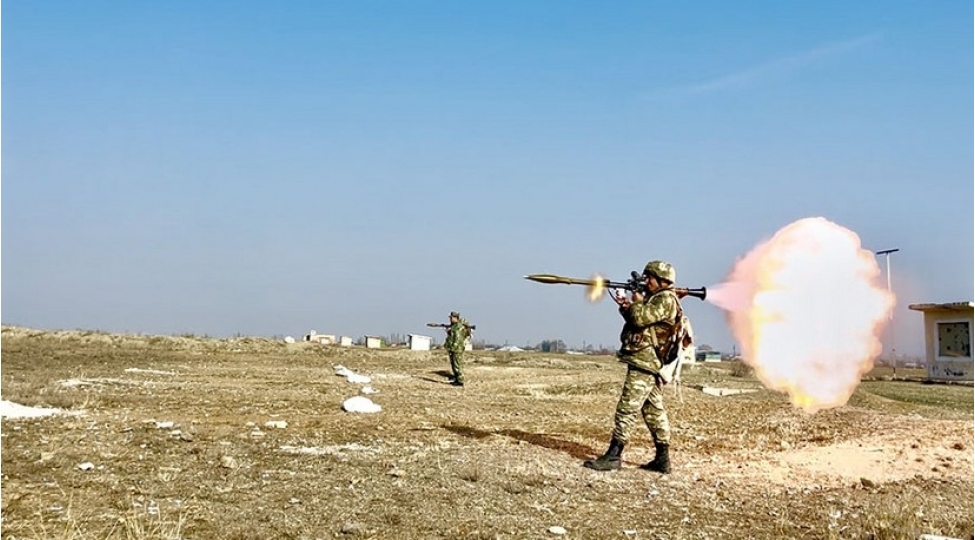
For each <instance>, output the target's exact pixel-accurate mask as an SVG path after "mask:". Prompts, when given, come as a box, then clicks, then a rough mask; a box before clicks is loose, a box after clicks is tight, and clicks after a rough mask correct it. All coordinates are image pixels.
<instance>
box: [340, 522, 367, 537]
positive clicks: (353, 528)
mask: <svg viewBox="0 0 975 540" xmlns="http://www.w3.org/2000/svg"><path fill="white" fill-rule="evenodd" d="M364 530H365V527H364V526H363V525H362V523H356V522H352V521H349V522H346V523H345V524H344V525H342V529H341V532H342V534H356V535H358V534H360V533H362V532H363V531H364Z"/></svg>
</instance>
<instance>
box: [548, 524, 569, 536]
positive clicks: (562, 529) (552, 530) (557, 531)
mask: <svg viewBox="0 0 975 540" xmlns="http://www.w3.org/2000/svg"><path fill="white" fill-rule="evenodd" d="M548 532H550V533H552V534H557V535H560V536H561V535H563V534H565V533H567V532H568V531H566V530H565V527H559V526H558V525H553V526H551V527H549V528H548Z"/></svg>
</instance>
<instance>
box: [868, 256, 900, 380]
mask: <svg viewBox="0 0 975 540" xmlns="http://www.w3.org/2000/svg"><path fill="white" fill-rule="evenodd" d="M898 251H900V248H891V249H882V250H880V251H875V252H874V253H876V254H877V255H883V256H884V266H886V267H887V293H889V294H890V293H891V289H890V254H891V253H897V252H898ZM894 335H895V332H894V310H893V309H891V310H890V316H889V317H888V319H887V336H888V338H887V341H888V342H887V346H888V347H890V356H891V361H892V362H893V365H894V375H893V377H894V378H897V348H896V347H895V346H894Z"/></svg>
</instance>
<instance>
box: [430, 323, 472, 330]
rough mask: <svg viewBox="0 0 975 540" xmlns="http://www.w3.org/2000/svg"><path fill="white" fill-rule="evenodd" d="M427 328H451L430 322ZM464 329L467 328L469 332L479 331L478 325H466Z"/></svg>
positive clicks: (447, 325)
mask: <svg viewBox="0 0 975 540" xmlns="http://www.w3.org/2000/svg"><path fill="white" fill-rule="evenodd" d="M427 326H429V327H430V328H450V325H449V324H444V323H435V322H428V323H427ZM464 327H465V328H467V329H468V330H477V325H476V324H467V323H464Z"/></svg>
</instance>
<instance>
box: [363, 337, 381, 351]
mask: <svg viewBox="0 0 975 540" xmlns="http://www.w3.org/2000/svg"><path fill="white" fill-rule="evenodd" d="M382 346H383V338H381V337H379V336H366V348H367V349H379V348H381V347H382Z"/></svg>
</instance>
